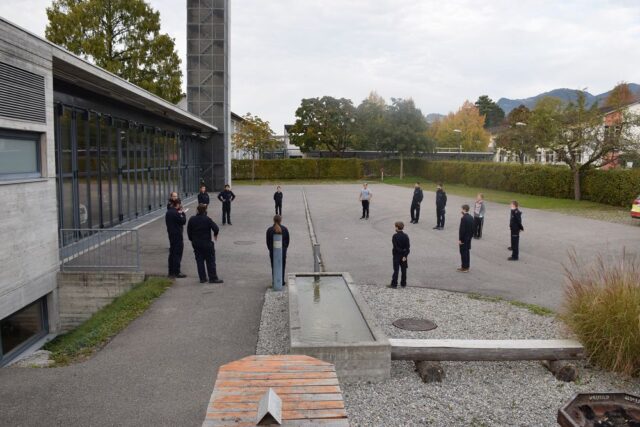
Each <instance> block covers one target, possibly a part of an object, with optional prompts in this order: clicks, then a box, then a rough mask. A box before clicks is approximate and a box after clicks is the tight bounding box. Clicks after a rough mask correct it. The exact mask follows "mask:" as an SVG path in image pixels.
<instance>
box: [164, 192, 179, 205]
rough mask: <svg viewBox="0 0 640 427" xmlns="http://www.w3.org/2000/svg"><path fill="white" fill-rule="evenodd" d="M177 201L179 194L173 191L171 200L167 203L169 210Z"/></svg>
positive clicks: (170, 196) (170, 194) (170, 195)
mask: <svg viewBox="0 0 640 427" xmlns="http://www.w3.org/2000/svg"><path fill="white" fill-rule="evenodd" d="M176 200H178V193H176V192H175V191H172V192H171V193H169V200H168V201H167V209H169V208H170V207H171V205H172V204H173V202H174V201H176Z"/></svg>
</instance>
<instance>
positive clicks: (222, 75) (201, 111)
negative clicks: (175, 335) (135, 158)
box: [187, 0, 231, 190]
mask: <svg viewBox="0 0 640 427" xmlns="http://www.w3.org/2000/svg"><path fill="white" fill-rule="evenodd" d="M187 104H188V109H189V111H190V112H191V113H193V114H196V115H198V116H200V117H201V118H202V119H203V120H206V121H207V122H209V123H211V124H213V125H214V126H216V127H217V128H218V130H219V132H218V133H216V134H214V135H211V138H210V139H209V140H208V141H206V142H204V143H203V145H202V155H201V163H202V168H203V171H202V177H203V179H204V182H205V184H206V185H207V187H208V188H210V189H214V190H221V189H222V187H223V186H224V184H225V183H230V182H231V156H230V146H231V141H230V132H231V110H230V108H229V0H187Z"/></svg>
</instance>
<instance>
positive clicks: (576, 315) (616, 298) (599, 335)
mask: <svg viewBox="0 0 640 427" xmlns="http://www.w3.org/2000/svg"><path fill="white" fill-rule="evenodd" d="M566 276H567V279H568V285H567V287H566V289H565V301H564V305H563V308H562V311H561V318H562V319H563V320H564V321H565V323H566V324H567V325H568V326H569V328H570V329H571V330H572V331H573V332H574V333H575V334H576V336H577V337H578V339H579V340H580V341H581V342H582V345H583V346H584V347H585V350H586V352H587V354H588V355H589V358H590V360H591V361H592V363H594V364H597V365H599V366H601V367H603V368H605V369H609V370H612V371H616V372H621V373H624V374H627V375H633V376H638V375H639V374H640V261H639V260H638V258H637V257H634V258H632V257H628V256H626V255H624V254H623V256H622V258H621V259H620V260H618V261H615V262H614V261H612V262H609V261H607V260H606V259H605V258H604V257H602V256H600V257H599V258H598V259H597V261H596V262H595V264H594V265H593V266H588V267H587V266H583V265H579V263H578V261H577V259H576V257H575V254H574V255H572V256H571V266H570V268H567V269H566Z"/></svg>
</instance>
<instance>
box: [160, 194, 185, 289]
mask: <svg viewBox="0 0 640 427" xmlns="http://www.w3.org/2000/svg"><path fill="white" fill-rule="evenodd" d="M164 220H165V223H166V225H167V234H168V235H169V278H171V279H175V278H180V279H182V278H183V277H187V276H186V274H182V272H181V271H180V262H181V261H182V251H183V250H184V242H183V240H182V231H183V228H184V224H185V223H186V222H187V217H186V216H185V214H184V211H183V210H182V202H181V201H180V199H173V200H171V203H170V204H169V207H168V208H167V213H166V214H165V217H164Z"/></svg>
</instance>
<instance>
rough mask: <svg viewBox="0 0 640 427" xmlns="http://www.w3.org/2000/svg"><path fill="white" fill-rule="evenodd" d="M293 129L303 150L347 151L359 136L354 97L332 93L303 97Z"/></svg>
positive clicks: (293, 141)
mask: <svg viewBox="0 0 640 427" xmlns="http://www.w3.org/2000/svg"><path fill="white" fill-rule="evenodd" d="M296 117H297V119H296V122H295V123H294V124H293V126H292V127H291V130H290V131H289V133H290V135H291V137H290V138H291V143H292V144H295V145H297V146H298V147H300V150H301V151H302V152H308V151H310V150H321V149H326V150H329V151H331V152H333V153H343V152H344V151H345V150H347V149H348V148H352V146H353V144H354V140H355V123H356V109H355V108H354V106H353V103H352V102H351V100H350V99H346V98H340V99H336V98H333V97H331V96H323V97H322V98H307V99H303V100H302V102H301V104H300V107H298V109H297V110H296Z"/></svg>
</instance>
